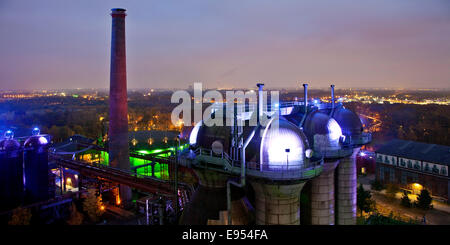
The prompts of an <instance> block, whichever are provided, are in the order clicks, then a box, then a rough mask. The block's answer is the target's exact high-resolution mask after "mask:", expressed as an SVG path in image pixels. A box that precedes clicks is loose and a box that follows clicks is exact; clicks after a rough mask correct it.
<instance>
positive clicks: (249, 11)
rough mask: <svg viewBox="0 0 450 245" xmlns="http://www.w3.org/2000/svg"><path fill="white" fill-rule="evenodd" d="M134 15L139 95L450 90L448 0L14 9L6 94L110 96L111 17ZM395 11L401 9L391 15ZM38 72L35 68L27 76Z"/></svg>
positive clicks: (133, 70)
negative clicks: (121, 12) (153, 91)
mask: <svg viewBox="0 0 450 245" xmlns="http://www.w3.org/2000/svg"><path fill="white" fill-rule="evenodd" d="M116 6H120V7H124V8H126V9H127V11H128V13H129V16H128V17H127V18H128V24H127V32H128V37H127V51H128V55H127V60H128V63H129V69H128V76H129V79H128V80H129V82H128V83H129V84H128V85H129V88H139V87H142V88H144V87H150V88H166V89H167V88H174V87H175V88H177V87H178V88H183V87H185V86H184V85H185V84H192V83H193V82H195V81H202V82H204V83H205V85H207V86H208V87H232V88H237V87H249V86H251V85H252V84H253V83H254V82H255V81H258V80H262V81H265V83H266V84H267V85H268V86H269V87H270V86H279V87H292V88H295V87H296V86H297V84H296V83H297V82H296V81H299V80H308V81H312V82H313V83H314V85H315V86H317V87H326V86H327V85H328V84H329V83H330V81H333V82H334V83H335V84H336V85H337V86H339V87H342V88H364V87H379V88H383V87H388V88H393V87H395V88H400V87H403V88H413V89H416V88H422V89H428V88H447V87H448V84H449V81H450V70H449V69H448V67H450V60H449V59H448V57H449V54H450V42H449V40H450V30H449V26H450V24H449V23H450V18H449V17H448V10H449V8H450V6H449V4H448V3H447V2H444V1H427V2H426V3H425V2H423V1H395V2H392V1H376V2H368V3H367V2H366V3H362V2H355V1H340V2H339V3H335V2H333V1H329V2H320V3H317V2H315V1H309V2H291V1H279V2H277V4H273V3H271V2H268V1H257V2H256V1H246V2H241V1H226V2H215V3H209V2H206V1H194V2H190V3H177V4H172V3H167V2H162V1H161V2H151V3H150V2H146V1H136V2H125V1H116V3H115V4H114V6H112V5H111V3H109V2H106V1H96V2H95V3H92V2H91V1H76V2H70V3H64V4H62V3H60V2H58V1H50V0H47V1H40V2H39V3H38V2H34V1H2V3H1V4H0V13H1V14H0V20H1V21H0V34H1V35H2V37H3V38H2V41H1V42H2V45H1V46H0V51H1V52H2V56H3V59H2V60H1V61H0V74H2V80H1V85H2V86H1V89H27V88H29V89H39V88H46V89H55V88H94V87H95V88H107V87H108V79H109V77H108V76H109V72H108V65H109V64H108V61H109V57H108V45H109V42H110V35H109V30H110V28H111V26H110V23H109V16H108V11H109V9H111V8H112V7H116ZM387 9H389V10H388V11H387ZM23 71H26V72H23Z"/></svg>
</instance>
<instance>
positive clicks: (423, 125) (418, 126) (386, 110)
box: [346, 103, 450, 145]
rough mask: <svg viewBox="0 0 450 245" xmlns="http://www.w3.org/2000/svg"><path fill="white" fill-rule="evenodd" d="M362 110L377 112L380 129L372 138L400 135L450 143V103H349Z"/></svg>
mask: <svg viewBox="0 0 450 245" xmlns="http://www.w3.org/2000/svg"><path fill="white" fill-rule="evenodd" d="M346 107H347V108H352V109H354V110H356V111H357V112H360V113H366V114H367V113H372V114H376V113H378V114H379V116H380V120H381V122H382V123H381V130H380V131H379V132H375V133H373V138H374V139H378V140H387V139H390V138H399V139H404V140H415V141H420V142H425V143H432V144H441V145H450V127H449V126H450V106H446V105H435V104H430V105H412V104H362V103H348V104H346Z"/></svg>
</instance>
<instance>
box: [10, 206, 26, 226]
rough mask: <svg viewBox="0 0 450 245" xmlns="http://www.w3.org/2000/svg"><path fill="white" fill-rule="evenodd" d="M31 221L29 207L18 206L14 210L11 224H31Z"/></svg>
mask: <svg viewBox="0 0 450 245" xmlns="http://www.w3.org/2000/svg"><path fill="white" fill-rule="evenodd" d="M30 221H31V211H30V209H28V208H22V207H18V208H16V209H14V210H13V215H12V217H11V220H10V221H9V222H8V224H9V225H29V224H30Z"/></svg>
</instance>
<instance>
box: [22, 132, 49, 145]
mask: <svg viewBox="0 0 450 245" xmlns="http://www.w3.org/2000/svg"><path fill="white" fill-rule="evenodd" d="M47 144H48V140H47V138H45V137H44V136H42V135H33V136H31V137H30V138H28V139H27V140H26V141H25V144H24V146H25V147H35V146H44V145H47Z"/></svg>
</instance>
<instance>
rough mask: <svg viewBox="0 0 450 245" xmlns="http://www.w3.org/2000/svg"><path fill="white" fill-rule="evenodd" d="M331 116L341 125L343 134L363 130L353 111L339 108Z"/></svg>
mask: <svg viewBox="0 0 450 245" xmlns="http://www.w3.org/2000/svg"><path fill="white" fill-rule="evenodd" d="M333 118H334V119H335V120H336V121H337V123H338V124H339V126H341V129H342V133H343V134H344V135H358V134H361V133H362V132H363V125H362V123H361V120H360V119H359V117H358V115H356V114H355V113H354V112H352V111H350V110H348V109H345V108H340V109H338V110H337V111H335V112H334V114H333Z"/></svg>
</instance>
